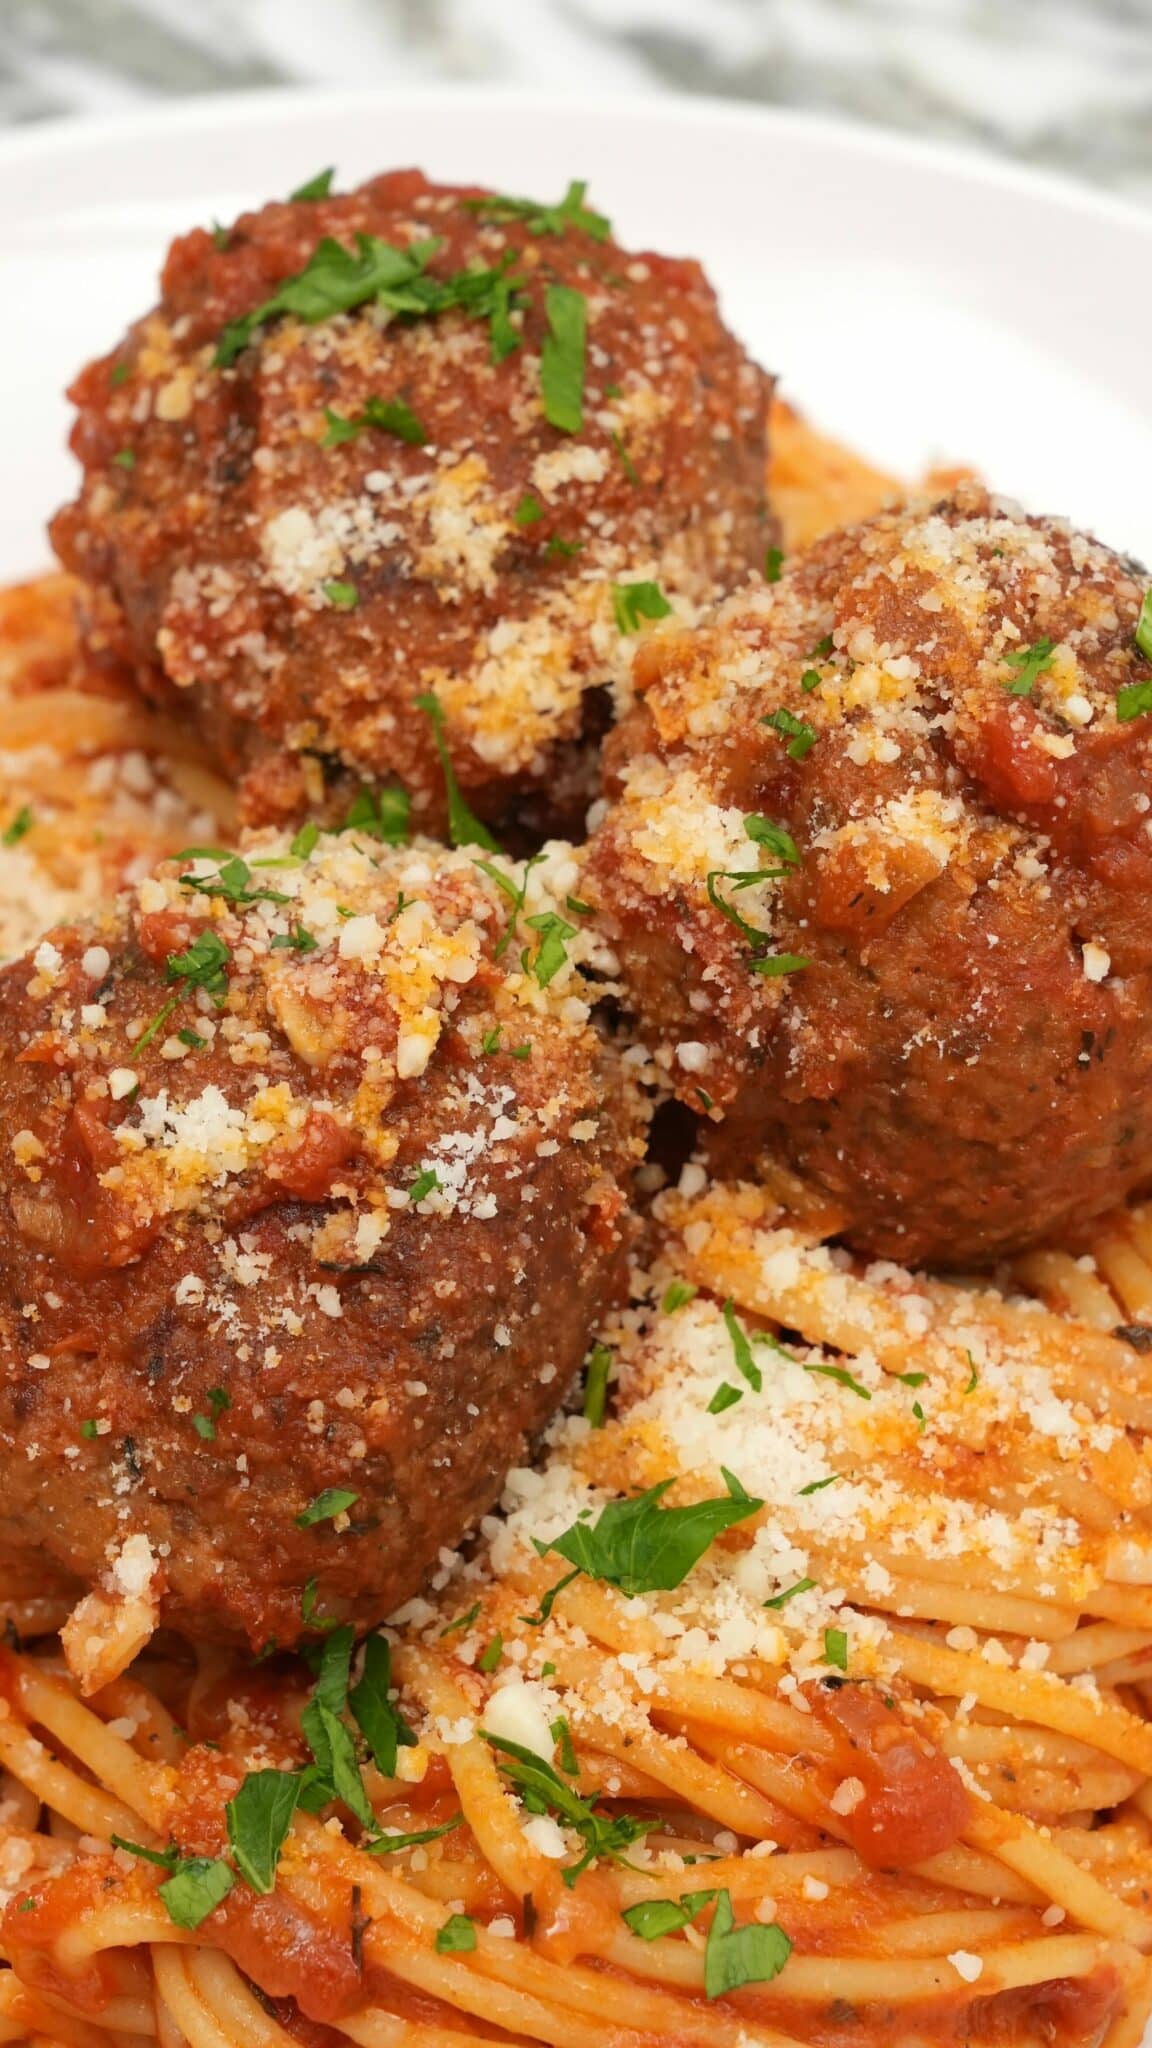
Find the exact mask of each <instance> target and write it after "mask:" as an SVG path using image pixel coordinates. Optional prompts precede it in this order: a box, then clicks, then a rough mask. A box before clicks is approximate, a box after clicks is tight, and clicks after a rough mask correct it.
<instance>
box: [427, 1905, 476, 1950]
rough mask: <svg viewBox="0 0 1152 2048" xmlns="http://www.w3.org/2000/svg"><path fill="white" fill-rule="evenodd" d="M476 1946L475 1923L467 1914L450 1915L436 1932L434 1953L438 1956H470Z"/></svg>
mask: <svg viewBox="0 0 1152 2048" xmlns="http://www.w3.org/2000/svg"><path fill="white" fill-rule="evenodd" d="M475 1946H476V1923H475V1921H474V1920H470V1919H469V1918H468V1915H467V1913H451V1914H450V1915H449V1917H448V1919H447V1920H446V1921H445V1922H444V1925H443V1927H440V1928H438V1929H437V1931H436V1953H437V1955H440V1956H456V1955H471V1953H472V1950H473V1949H474V1948H475Z"/></svg>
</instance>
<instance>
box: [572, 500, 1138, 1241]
mask: <svg viewBox="0 0 1152 2048" xmlns="http://www.w3.org/2000/svg"><path fill="white" fill-rule="evenodd" d="M1145 581H1146V579H1145V577H1144V576H1143V574H1142V572H1140V571H1139V570H1138V569H1137V567H1136V565H1134V564H1133V563H1130V562H1126V561H1124V560H1122V559H1121V558H1120V557H1118V556H1117V555H1115V554H1112V553H1110V552H1109V551H1108V550H1107V549H1106V548H1103V547H1101V546H1099V545H1098V544H1097V543H1096V542H1095V541H1093V540H1090V539H1088V538H1087V537H1086V536H1085V535H1083V534H1080V533H1077V532H1075V531H1074V530H1073V529H1072V528H1071V527H1069V526H1067V525H1065V524H1063V523H1062V522H1060V521H1058V520H1044V519H1029V518H1026V517H1025V516H1024V515H1023V513H1021V512H1019V511H1018V510H1017V509H1016V508H1014V507H1012V506H1010V505H1006V504H1003V503H1001V502H999V501H997V500H995V499H993V498H990V497H988V496H987V495H985V493H984V492H983V491H981V490H979V489H978V488H976V487H974V486H968V487H964V488H962V489H961V490H960V491H958V492H957V493H956V495H955V496H954V497H953V498H951V499H947V500H945V501H944V502H943V503H939V504H935V505H927V504H920V505H918V506H914V507H912V508H910V509H906V510H902V511H899V512H894V513H890V514H886V515H883V516H881V517H879V518H877V519H874V520H872V521H871V522H870V523H868V524H866V525H863V526H859V527H855V528H853V529H850V530H849V531H847V532H844V533H840V534H835V535H832V536H830V537H829V538H828V539H826V540H824V541H822V542H820V543H819V544H818V545H817V546H816V547H814V548H813V549H812V550H811V552H810V553H808V554H807V555H806V556H801V557H798V558H797V559H796V561H795V563H794V564H793V565H791V566H790V567H789V568H788V569H787V570H786V571H785V574H784V576H783V579H782V580H781V581H780V582H779V583H778V584H776V585H774V586H768V587H765V588H762V589H757V590H752V591H749V592H748V593H746V594H744V595H742V596H740V597H737V598H734V599H732V600H731V601H730V602H729V603H728V604H727V605H726V606H724V607H723V608H722V609H721V611H720V612H719V614H718V616H717V618H716V620H715V621H714V623H713V624H712V625H711V626H710V627H709V628H708V629H707V630H706V631H704V632H702V633H700V634H698V635H697V636H695V637H692V636H690V635H688V634H684V633H662V634H656V635H654V636H653V638H652V640H651V642H650V643H649V644H648V645H647V646H646V647H645V648H644V649H643V650H642V652H641V654H640V656H639V658H638V662H637V677H636V681H637V687H638V689H639V691H640V692H641V693H642V701H641V703H640V705H639V706H638V708H637V710H636V711H635V713H634V714H633V716H632V717H631V719H630V721H629V722H628V724H627V725H626V726H625V727H624V728H622V729H621V730H620V731H619V732H618V733H617V734H616V735H615V737H614V741H613V755H612V758H613V761H614V764H615V770H614V772H615V787H616V792H617V794H616V800H615V802H614V803H613V804H612V806H611V808H610V809H609V811H608V814H607V817H606V818H605V820H604V822H603V824H602V826H601V828H600V831H599V834H598V837H597V838H596V840H595V841H594V842H593V845H592V848H591V852H590V867H589V872H588V875H587V877H586V879H585V884H584V889H585V894H586V895H588V896H591V897H592V898H593V899H594V900H598V901H602V903H603V904H604V906H605V921H606V925H607V929H608V932H609V934H610V935H611V936H612V937H613V938H614V939H615V941H616V943H617V945H618V949H619V955H620V966H621V971H622V974H623V976H624V979H625V982H626V984H627V987H628V990H629V992H630V997H631V1001H632V1003H633V1005H634V1008H635V1011H636V1013H637V1015H638V1017H639V1018H640V1020H641V1023H642V1027H643V1031H644V1034H645V1036H646V1037H647V1038H648V1040H649V1041H650V1042H651V1043H652V1044H653V1046H654V1047H656V1048H657V1050H658V1056H659V1058H660V1059H661V1060H662V1062H663V1063H664V1065H665V1066H666V1068H667V1071H668V1074H669V1078H670V1080H671V1083H672V1085H673V1087H674V1088H675V1090H676V1092H677V1093H678V1094H679V1095H681V1096H682V1097H683V1099H684V1100H685V1101H686V1102H689V1103H691V1104H692V1105H693V1106H694V1107H696V1108H697V1109H701V1110H704V1111H705V1112H706V1113H707V1115H708V1116H709V1117H710V1119H711V1120H712V1121H711V1127H710V1129H709V1135H708V1149H709V1152H710V1154H711V1155H712V1158H713V1160H714V1162H715V1163H717V1164H718V1165H720V1166H722V1167H723V1168H725V1169H726V1170H729V1171H738V1172H743V1173H753V1174H754V1173H756V1172H757V1171H758V1170H760V1169H761V1168H762V1167H763V1166H764V1164H765V1162H771V1163H774V1164H775V1165H776V1166H777V1167H780V1166H783V1167H784V1168H787V1169H790V1170H793V1171H795V1172H796V1173H798V1174H799V1175H800V1176H801V1177H802V1178H803V1180H804V1181H805V1182H806V1183H808V1185H809V1187H810V1189H811V1190H812V1192H813V1193H814V1195H815V1196H817V1197H818V1198H819V1199H820V1200H821V1201H822V1202H825V1203H829V1204H830V1205H831V1208H832V1211H833V1214H834V1216H839V1218H840V1219H841V1222H842V1227H843V1230H844V1232H845V1234H846V1235H847V1236H848V1237H849V1238H850V1239H851V1240H852V1241H853V1242H854V1243H856V1244H858V1245H860V1246H862V1247H864V1248H866V1249H869V1250H875V1251H878V1252H881V1253H883V1254H887V1255H898V1256H899V1257H901V1258H905V1259H929V1260H938V1261H942V1262H946V1263H951V1264H958V1263H964V1262H967V1261H971V1260H987V1259H991V1258H993V1257H995V1256H996V1255H997V1254H998V1253H1001V1252H1007V1251H1010V1250H1012V1249H1014V1248H1016V1247H1019V1246H1023V1245H1027V1244H1031V1243H1034V1242H1036V1241H1037V1240H1039V1239H1042V1238H1045V1237H1048V1236H1051V1235H1052V1234H1053V1233H1054V1232H1058V1231H1061V1230H1064V1229H1065V1228H1066V1227H1068V1226H1069V1225H1071V1224H1072V1223H1073V1221H1076V1222H1078V1223H1082V1222H1083V1221H1084V1220H1085V1219H1086V1218H1089V1217H1091V1216H1093V1215H1094V1214H1096V1213H1097V1212H1099V1211H1100V1210H1102V1209H1104V1208H1106V1207H1107V1206H1108V1205H1109V1204H1111V1203H1113V1202H1116V1201H1118V1200H1119V1199H1120V1198H1121V1197H1122V1196H1124V1195H1125V1194H1126V1193H1127V1192H1128V1191H1129V1190H1130V1189H1132V1188H1133V1187H1135V1186H1137V1185H1138V1184H1139V1183H1141V1182H1143V1181H1145V1180H1147V1179H1148V1178H1149V1176H1150V1175H1152V922H1150V920H1149V915H1148V907H1149V903H1150V902H1152V845H1150V841H1149V832H1150V828H1152V773H1150V768H1152V759H1150V741H1152V719H1150V718H1149V716H1148V715H1147V713H1148V711H1149V710H1152V666H1150V664H1149V661H1148V660H1147V658H1146V656H1145V654H1143V653H1141V651H1140V648H1139V646H1138V645H1137V643H1136V641H1135V638H1134V635H1135V633H1136V630H1137V624H1138V618H1139V615H1140V611H1141V602H1142V599H1143V596H1144V586H1145Z"/></svg>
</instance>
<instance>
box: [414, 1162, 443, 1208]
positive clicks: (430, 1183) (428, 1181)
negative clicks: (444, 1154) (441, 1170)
mask: <svg viewBox="0 0 1152 2048" xmlns="http://www.w3.org/2000/svg"><path fill="white" fill-rule="evenodd" d="M439 1185H440V1176H439V1174H438V1173H437V1171H436V1168H435V1167H434V1166H426V1167H425V1168H424V1171H423V1173H418V1174H417V1176H416V1178H415V1180H414V1181H413V1183H412V1185H411V1187H410V1188H409V1190H408V1200H409V1201H410V1202H422V1201H423V1200H424V1197H425V1195H431V1194H433V1193H434V1192H435V1190H436V1189H437V1188H438V1187H439Z"/></svg>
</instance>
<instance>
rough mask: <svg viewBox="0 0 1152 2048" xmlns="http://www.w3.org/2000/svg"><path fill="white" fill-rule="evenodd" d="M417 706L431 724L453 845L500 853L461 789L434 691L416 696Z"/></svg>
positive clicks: (442, 712) (449, 834) (441, 706)
mask: <svg viewBox="0 0 1152 2048" xmlns="http://www.w3.org/2000/svg"><path fill="white" fill-rule="evenodd" d="M416 708H417V710H418V711H423V712H424V714H425V716H426V717H427V719H428V722H429V724H430V725H431V727H432V741H433V745H434V746H435V748H436V752H437V754H438V755H439V757H440V767H441V769H442V771H443V775H444V788H445V792H446V794H447V797H448V837H449V838H450V839H451V841H452V844H453V846H485V847H487V849H488V851H489V853H499V852H500V846H499V843H498V842H497V841H496V840H495V839H494V838H493V837H492V834H491V832H489V830H488V827H487V825H483V824H481V822H480V820H479V818H477V817H476V816H475V814H474V813H473V812H472V811H471V810H470V809H469V807H468V805H467V804H466V803H465V801H464V798H463V796H462V795H461V792H460V784H459V783H458V781H457V780H456V771H455V769H454V768H453V766H452V757H451V755H450V754H449V752H448V742H447V740H446V738H445V736H444V707H443V705H442V704H441V702H440V699H439V697H438V696H437V695H436V693H435V691H434V690H426V691H424V692H423V693H422V694H421V695H420V696H419V697H417V699H416Z"/></svg>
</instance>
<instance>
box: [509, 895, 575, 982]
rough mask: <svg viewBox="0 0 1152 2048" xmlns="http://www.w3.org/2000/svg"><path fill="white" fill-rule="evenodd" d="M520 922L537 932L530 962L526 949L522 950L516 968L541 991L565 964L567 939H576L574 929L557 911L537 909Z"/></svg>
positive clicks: (553, 979)
mask: <svg viewBox="0 0 1152 2048" xmlns="http://www.w3.org/2000/svg"><path fill="white" fill-rule="evenodd" d="M524 922H525V924H526V925H527V926H528V929H529V931H533V932H539V934H540V942H539V944H538V946H537V948H536V954H535V958H534V959H532V960H529V958H528V949H527V947H526V948H525V950H524V952H523V953H522V954H521V956H520V965H521V966H522V967H523V969H524V972H525V973H526V974H531V975H532V976H533V978H534V980H535V981H536V982H537V983H538V984H539V986H540V987H541V988H547V987H548V985H549V983H550V982H553V981H555V979H556V976H557V975H558V974H559V972H560V969H561V968H562V967H564V966H565V965H566V964H567V960H568V940H569V939H574V938H575V937H576V927H575V925H573V924H566V923H565V921H564V919H563V918H562V917H561V916H560V913H559V911H557V910H539V911H537V912H536V915H535V916H534V917H526V918H525V920H524Z"/></svg>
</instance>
